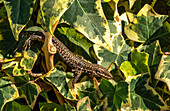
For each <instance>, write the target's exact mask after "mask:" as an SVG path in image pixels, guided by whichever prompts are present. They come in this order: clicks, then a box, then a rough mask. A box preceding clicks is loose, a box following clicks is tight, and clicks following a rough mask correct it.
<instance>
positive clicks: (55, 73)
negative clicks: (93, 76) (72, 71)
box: [45, 68, 75, 100]
mask: <svg viewBox="0 0 170 111" xmlns="http://www.w3.org/2000/svg"><path fill="white" fill-rule="evenodd" d="M45 79H46V81H47V82H49V83H50V84H53V85H54V86H55V88H57V89H58V90H59V92H60V93H61V94H62V95H63V96H64V97H65V98H67V99H71V100H73V99H75V98H74V96H73V95H72V94H71V92H70V89H69V87H68V85H67V81H66V73H65V72H64V71H61V70H58V69H57V68H53V69H51V70H50V71H49V72H48V73H47V76H46V77H45Z"/></svg>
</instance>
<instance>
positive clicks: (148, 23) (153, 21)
mask: <svg viewBox="0 0 170 111" xmlns="http://www.w3.org/2000/svg"><path fill="white" fill-rule="evenodd" d="M131 15H132V14H129V16H131ZM166 17H167V16H165V15H159V14H157V13H156V12H154V11H153V9H152V7H151V6H149V5H145V6H144V7H143V8H142V9H141V10H140V11H139V13H138V14H137V15H133V17H131V18H134V19H133V21H132V23H130V24H129V25H127V26H126V27H125V34H126V35H127V37H128V38H129V39H131V40H133V41H137V42H141V43H144V42H147V43H148V42H150V41H152V40H155V39H158V38H161V37H165V36H168V35H169V34H170V32H165V31H161V30H160V29H161V27H162V26H163V24H162V22H163V21H164V20H165V18H166Z"/></svg>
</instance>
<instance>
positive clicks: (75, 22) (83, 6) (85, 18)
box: [60, 0, 111, 48]
mask: <svg viewBox="0 0 170 111" xmlns="http://www.w3.org/2000/svg"><path fill="white" fill-rule="evenodd" d="M60 23H67V24H70V25H71V26H73V27H74V28H75V29H77V30H78V31H79V32H81V33H82V34H83V35H85V36H86V37H87V38H88V39H89V40H91V41H92V42H94V43H97V44H100V45H101V46H104V47H107V48H109V44H108V41H110V40H111V39H110V29H109V26H108V23H107V20H106V18H105V15H104V13H103V10H102V6H101V0H86V1H84V0H75V1H74V2H73V4H72V5H71V7H70V8H69V9H68V10H67V11H66V12H65V13H64V15H63V16H62V18H61V21H60Z"/></svg>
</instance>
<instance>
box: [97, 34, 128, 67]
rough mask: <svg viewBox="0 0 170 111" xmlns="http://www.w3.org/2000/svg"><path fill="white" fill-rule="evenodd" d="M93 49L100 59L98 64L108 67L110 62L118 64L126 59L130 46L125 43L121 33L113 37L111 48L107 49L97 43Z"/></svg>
mask: <svg viewBox="0 0 170 111" xmlns="http://www.w3.org/2000/svg"><path fill="white" fill-rule="evenodd" d="M94 49H95V52H96V53H97V55H98V57H99V59H100V61H99V64H101V65H102V66H104V67H105V68H108V67H109V66H110V65H111V64H112V63H116V64H117V65H118V66H120V65H121V63H122V62H124V61H126V60H128V54H129V53H130V51H131V48H130V46H128V45H127V44H126V42H125V40H124V39H123V37H122V35H118V36H115V37H114V38H113V40H112V50H107V49H105V48H103V47H99V46H98V45H95V46H94Z"/></svg>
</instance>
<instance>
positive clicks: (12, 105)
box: [3, 101, 31, 111]
mask: <svg viewBox="0 0 170 111" xmlns="http://www.w3.org/2000/svg"><path fill="white" fill-rule="evenodd" d="M3 111H31V109H30V107H29V106H27V105H22V104H19V103H18V102H16V101H11V102H8V103H7V104H5V106H4V108H3Z"/></svg>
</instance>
